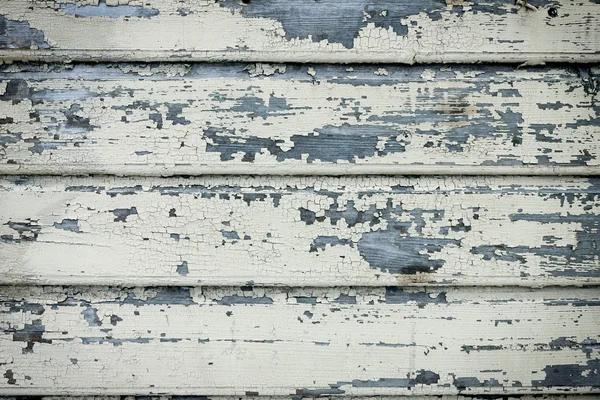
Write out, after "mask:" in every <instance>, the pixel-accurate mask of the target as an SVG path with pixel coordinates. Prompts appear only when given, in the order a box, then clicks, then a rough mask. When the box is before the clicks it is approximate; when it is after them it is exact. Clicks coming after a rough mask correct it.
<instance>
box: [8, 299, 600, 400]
mask: <svg viewBox="0 0 600 400" xmlns="http://www.w3.org/2000/svg"><path fill="white" fill-rule="evenodd" d="M0 293H1V294H0V296H1V297H0V310H1V311H0V312H1V313H2V322H0V327H1V330H0V350H1V351H0V362H2V367H0V368H1V369H2V370H3V371H2V372H3V376H4V379H1V380H0V390H1V392H2V393H3V394H13V395H16V394H32V395H44V394H89V395H92V394H105V395H110V394H117V393H118V394H179V395H185V394H193V393H204V394H206V395H209V396H210V395H244V394H250V395H299V396H311V395H312V396H317V395H336V394H337V395H340V394H343V395H361V396H366V395H432V394H457V393H462V394H483V393H496V394H505V395H507V394H527V393H545V392H546V393H563V394H564V393H596V394H597V393H598V391H599V390H600V380H599V379H600V378H599V374H598V369H599V368H600V367H599V363H600V359H599V356H600V346H599V345H598V340H599V339H600V335H599V334H598V320H599V319H600V292H599V291H598V289H596V288H594V289H581V288H577V289H566V288H563V289H559V288H554V289H545V290H542V291H539V290H529V289H515V288H512V289H508V288H505V289H487V290H486V289H481V288H462V289H457V288H454V289H449V290H447V291H443V292H424V291H410V290H402V289H395V288H387V289H386V288H370V289H368V288H326V289H310V288H305V289H291V290H289V289H276V288H272V289H259V288H213V289H210V288H208V289H207V288H203V289H201V288H154V289H153V288H150V289H143V288H138V289H116V288H93V289H89V288H61V287H46V288H43V287H29V288H24V287H16V288H11V287H3V288H2V289H1V290H0Z"/></svg>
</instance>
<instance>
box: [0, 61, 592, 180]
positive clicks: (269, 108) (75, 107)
mask: <svg viewBox="0 0 600 400" xmlns="http://www.w3.org/2000/svg"><path fill="white" fill-rule="evenodd" d="M385 67H386V68H385V69H384V68H375V67H373V66H354V67H343V66H328V65H324V66H316V67H307V66H302V65H288V66H285V65H265V64H253V65H242V64H224V65H214V64H212V65H211V64H208V65H207V64H204V65H202V64H195V65H182V64H166V65H123V64H119V65H113V66H106V65H96V66H89V65H77V66H74V67H71V68H68V67H64V66H62V65H49V66H48V65H41V66H30V65H15V66H5V67H4V68H3V69H2V70H1V72H0V82H1V83H0V93H1V95H0V117H1V119H0V172H2V173H18V174H25V173H30V174H52V173H56V174H64V173H75V174H93V173H108V174H118V175H124V174H125V175H127V174H137V175H159V176H160V175H175V174H184V175H196V174H202V173H209V174H211V173H212V174H215V173H230V174H231V173H233V174H256V173H263V174H264V173H267V174H327V175H338V174H348V173H352V174H355V173H368V174H373V173H403V174H415V173H416V174H431V173H437V174H440V173H452V174H600V106H598V104H597V102H596V101H595V100H594V99H595V98H596V96H597V94H598V91H599V90H600V83H599V78H600V69H599V68H580V69H564V68H552V69H546V68H544V69H535V68H532V69H528V70H515V69H514V68H513V67H494V68H492V67H480V66H477V67H475V66H474V67H452V68H449V67H440V66H434V67H428V68H423V67H409V68H406V67H398V66H385ZM65 68H66V69H65ZM265 74H267V75H268V76H266V75H265ZM269 74H270V75H269Z"/></svg>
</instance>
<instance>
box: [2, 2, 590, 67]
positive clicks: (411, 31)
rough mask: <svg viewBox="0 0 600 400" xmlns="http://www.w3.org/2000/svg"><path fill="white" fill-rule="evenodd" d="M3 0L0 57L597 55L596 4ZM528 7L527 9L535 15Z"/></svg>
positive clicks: (453, 58)
mask: <svg viewBox="0 0 600 400" xmlns="http://www.w3.org/2000/svg"><path fill="white" fill-rule="evenodd" d="M247 3H248V4H244V3H242V2H241V1H237V0H217V1H203V0H199V1H193V2H192V1H190V2H181V1H178V0H143V1H142V0H59V1H34V2H32V1H30V0H6V1H2V2H0V15H1V16H2V19H1V23H2V24H1V28H2V29H1V30H0V33H2V36H0V57H2V58H4V59H29V60H37V59H44V60H58V61H64V60H94V61H107V60H117V61H123V60H125V61H127V60H140V61H148V60H163V61H165V60H166V61H172V60H202V61H216V60H244V61H275V62H280V61H301V62H306V61H315V62H402V63H415V62H461V63H462V62H481V61H484V62H529V63H540V62H547V61H553V62H557V61H561V62H598V61H600V30H598V29H597V27H598V26H600V4H599V3H598V1H597V0H581V1H574V0H554V1H552V2H546V1H542V0H528V1H525V2H524V3H527V4H528V6H523V5H522V4H523V2H521V5H519V4H515V2H514V1H513V0H488V1H475V2H469V1H461V0H452V1H450V0H447V1H445V2H444V1H441V0H421V1H417V2H415V1H411V0H399V1H393V0H386V1H372V0H345V1H342V0H328V1H317V2H315V1H312V0H297V1H294V2H293V3H290V2H289V1H287V0H253V1H249V0H248V1H247ZM529 6H533V8H534V9H535V8H536V7H537V8H538V10H537V11H533V10H531V9H530V8H528V7H529Z"/></svg>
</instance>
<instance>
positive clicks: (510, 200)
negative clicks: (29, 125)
mask: <svg viewBox="0 0 600 400" xmlns="http://www.w3.org/2000/svg"><path fill="white" fill-rule="evenodd" d="M599 207H600V185H599V181H598V180H597V179H579V178H533V177H519V178H508V177H497V178H491V177H472V178H469V177H465V178H459V177H446V178H443V177H416V178H390V177H356V178H350V177H346V178H331V177H329V178H325V177H305V178H300V177H223V176H221V177H204V178H193V179H191V178H190V179H179V178H169V179H167V178H164V179H157V178H111V177H93V178H67V177H37V178H31V179H20V178H10V177H7V178H6V179H4V180H2V181H1V183H0V224H1V225H0V238H1V241H0V259H2V260H3V262H2V263H1V264H0V280H1V281H2V282H4V283H23V282H27V283H41V284H59V285H60V284H85V285H87V284H106V285H115V284H124V285H196V284H199V285H246V284H249V285H252V284H256V285H282V286H331V285H364V286H380V285H397V284H398V285H430V284H436V285H483V286H485V285H523V286H544V285H597V284H598V283H599V282H600V281H599V277H600V269H599V265H600V245H599V241H600V234H599V225H600V219H599V218H598V210H599Z"/></svg>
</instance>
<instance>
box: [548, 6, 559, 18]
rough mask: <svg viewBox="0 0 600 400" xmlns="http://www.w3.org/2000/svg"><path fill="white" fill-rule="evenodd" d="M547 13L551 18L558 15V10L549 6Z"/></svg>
mask: <svg viewBox="0 0 600 400" xmlns="http://www.w3.org/2000/svg"><path fill="white" fill-rule="evenodd" d="M548 15H549V16H551V17H552V18H554V17H557V16H558V10H557V9H556V8H554V7H551V8H549V9H548Z"/></svg>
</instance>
